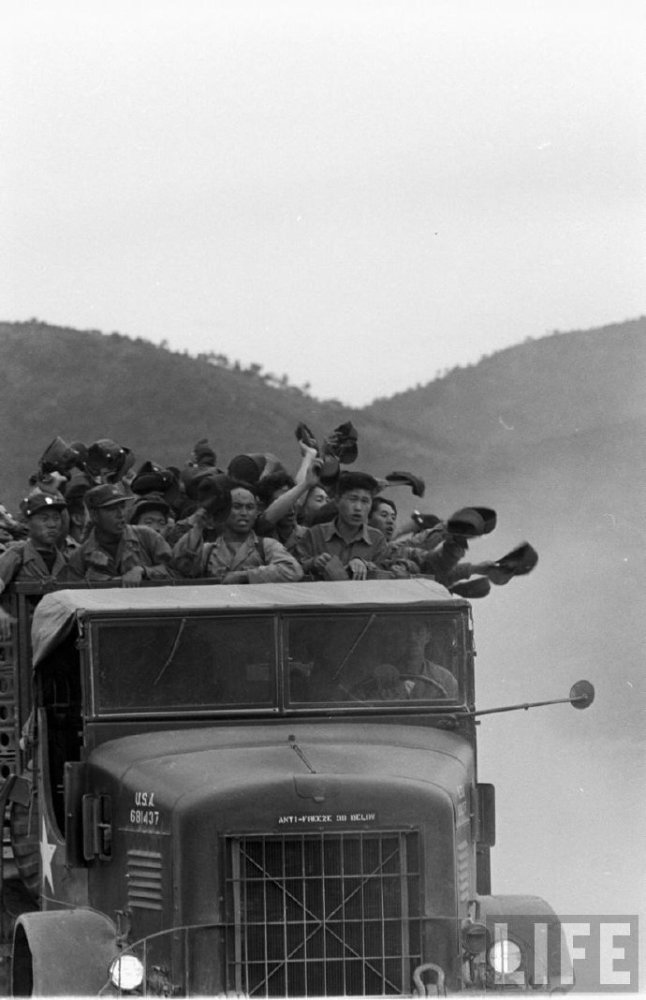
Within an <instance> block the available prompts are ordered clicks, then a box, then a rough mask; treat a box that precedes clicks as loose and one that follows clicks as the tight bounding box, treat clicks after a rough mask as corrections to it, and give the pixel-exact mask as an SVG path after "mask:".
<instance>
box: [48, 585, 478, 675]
mask: <svg viewBox="0 0 646 1000" xmlns="http://www.w3.org/2000/svg"><path fill="white" fill-rule="evenodd" d="M432 601H444V602H448V601H450V602H452V603H456V604H457V603H464V602H463V601H460V600H457V599H455V598H452V597H451V595H450V594H449V592H448V591H447V590H445V589H444V587H442V586H440V584H438V583H436V582H435V581H434V580H427V579H423V578H411V579H405V580H364V581H361V582H352V581H347V582H346V581H334V582H329V583H263V584H247V585H243V586H227V585H210V584H202V585H199V584H196V585H194V586H193V585H192V586H182V587H141V588H133V587H129V588H122V587H109V588H101V589H95V590H93V589H87V590H85V589H81V590H57V591H54V592H53V593H50V594H45V596H44V597H43V598H42V600H41V601H40V603H39V604H38V606H37V607H36V610H35V612H34V619H33V623H32V632H31V638H32V651H33V662H34V665H37V664H38V663H40V662H41V661H42V660H43V659H44V658H45V657H46V656H47V654H48V653H49V652H51V650H52V649H54V648H55V647H56V646H57V645H58V644H59V643H60V642H62V640H63V639H64V638H65V636H66V635H68V634H69V632H70V631H71V630H72V628H73V627H74V625H75V623H76V621H77V620H79V619H82V618H85V617H87V616H89V615H97V614H113V615H119V614H123V615H128V614H172V613H173V612H175V613H177V614H184V613H186V614H189V613H191V612H205V611H214V612H215V611H233V610H238V611H241V610H246V611H253V610H257V611H271V610H277V609H281V608H282V609H285V608H306V609H307V608H312V609H314V608H332V607H339V606H342V607H344V608H346V609H348V608H350V607H352V606H353V605H354V606H355V607H366V606H368V607H370V606H374V607H376V608H378V607H379V606H383V605H397V606H402V605H415V604H428V603H429V602H432Z"/></svg>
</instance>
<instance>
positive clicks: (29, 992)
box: [12, 907, 118, 997]
mask: <svg viewBox="0 0 646 1000" xmlns="http://www.w3.org/2000/svg"><path fill="white" fill-rule="evenodd" d="M117 954H118V948H117V931H116V927H115V925H114V923H113V922H112V921H111V920H110V919H109V918H108V917H106V916H105V915H104V914H103V913H98V912H97V911H96V910H90V909H86V908H84V907H77V908H76V909H73V910H47V911H45V912H43V913H24V914H23V915H22V916H21V917H19V918H18V920H17V921H16V927H15V931H14V939H13V961H12V987H13V988H12V993H13V996H37V997H42V996H69V995H70V994H74V995H77V996H79V995H80V996H83V995H85V996H88V995H92V994H97V993H98V992H99V991H100V990H101V988H102V987H103V986H105V984H106V982H107V981H108V967H109V965H110V962H111V961H112V959H113V958H115V957H116V955H117Z"/></svg>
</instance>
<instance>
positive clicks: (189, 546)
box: [173, 480, 303, 583]
mask: <svg viewBox="0 0 646 1000" xmlns="http://www.w3.org/2000/svg"><path fill="white" fill-rule="evenodd" d="M228 490H229V510H228V513H227V514H226V516H225V518H224V520H223V522H222V527H221V533H220V535H219V537H218V538H216V540H215V541H213V542H204V541H203V540H202V523H201V518H200V517H199V516H198V517H197V518H194V524H193V527H192V528H191V530H190V531H189V532H187V533H186V534H185V535H183V536H182V537H181V538H180V539H179V541H178V542H177V544H176V545H175V548H174V549H173V566H174V568H175V570H176V571H177V572H178V573H179V574H180V575H181V576H185V577H209V578H211V579H213V580H214V581H215V582H217V583H280V582H283V583H285V582H290V581H296V580H300V579H301V578H302V576H303V570H302V569H301V567H300V565H299V564H298V562H297V561H296V559H294V557H293V556H292V555H290V554H289V552H288V551H287V549H286V548H285V547H284V546H283V545H281V543H280V542H279V541H277V540H276V539H275V538H261V537H260V536H258V535H257V534H256V532H255V531H254V525H255V522H256V518H257V516H258V498H257V496H256V493H255V491H254V489H253V487H252V486H251V485H250V484H248V483H242V482H237V481H236V480H229V482H228ZM204 516H206V512H205V513H204Z"/></svg>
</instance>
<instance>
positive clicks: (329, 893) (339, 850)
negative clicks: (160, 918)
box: [226, 831, 421, 997]
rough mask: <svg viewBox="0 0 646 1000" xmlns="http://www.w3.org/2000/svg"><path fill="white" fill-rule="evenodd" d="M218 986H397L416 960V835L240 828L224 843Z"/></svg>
mask: <svg viewBox="0 0 646 1000" xmlns="http://www.w3.org/2000/svg"><path fill="white" fill-rule="evenodd" d="M226 856H227V877H226V906H227V932H226V977H227V982H226V989H227V991H235V992H237V993H245V994H247V995H248V996H257V997H266V996H281V997H291V996H299V997H306V996H366V995H372V996H396V995H399V994H402V993H410V992H411V986H412V982H411V976H412V970H413V969H414V968H415V966H416V965H419V964H420V962H421V946H420V863H419V842H418V835H417V834H416V833H410V832H406V833H404V832H393V833H390V832H388V833H386V832H383V831H380V832H379V833H352V834H347V833H329V832H328V833H322V834H302V835H299V834H287V835H283V836H275V835H273V836H242V837H235V838H229V839H228V843H227V852H226Z"/></svg>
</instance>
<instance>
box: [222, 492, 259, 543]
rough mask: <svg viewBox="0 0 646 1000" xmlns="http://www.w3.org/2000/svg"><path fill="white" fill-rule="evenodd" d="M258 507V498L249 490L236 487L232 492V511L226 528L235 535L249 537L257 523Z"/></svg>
mask: <svg viewBox="0 0 646 1000" xmlns="http://www.w3.org/2000/svg"><path fill="white" fill-rule="evenodd" d="M257 513H258V507H257V504H256V498H255V497H254V495H253V493H251V492H250V491H249V490H244V489H242V488H239V487H236V489H234V490H231V511H230V513H229V516H228V517H227V519H226V522H225V523H226V526H227V528H229V530H230V531H232V532H233V533H234V535H247V534H249V532H250V531H251V529H252V528H253V526H254V524H255V522H256V514H257Z"/></svg>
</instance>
